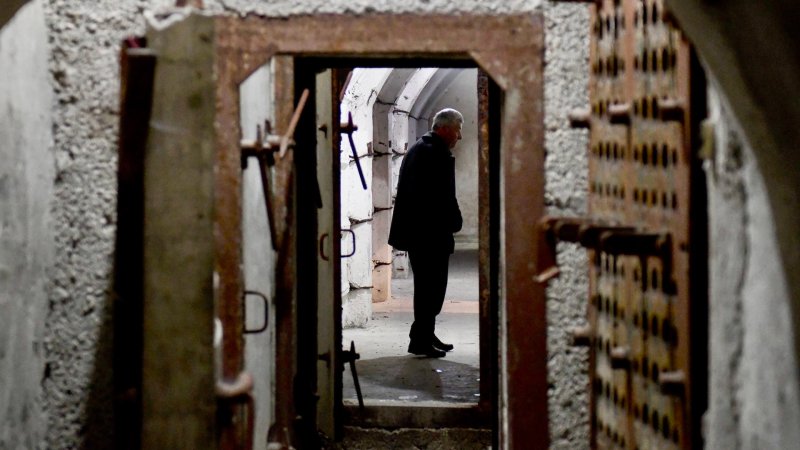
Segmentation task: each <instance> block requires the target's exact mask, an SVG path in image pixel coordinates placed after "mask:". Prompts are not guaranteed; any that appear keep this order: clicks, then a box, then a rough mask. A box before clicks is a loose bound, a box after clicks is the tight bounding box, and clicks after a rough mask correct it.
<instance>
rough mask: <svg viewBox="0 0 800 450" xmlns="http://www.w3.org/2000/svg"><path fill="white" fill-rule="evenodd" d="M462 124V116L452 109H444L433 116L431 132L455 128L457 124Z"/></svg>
mask: <svg viewBox="0 0 800 450" xmlns="http://www.w3.org/2000/svg"><path fill="white" fill-rule="evenodd" d="M463 123H464V116H462V115H461V113H460V112H458V111H456V110H455V109H453V108H445V109H443V110H441V111H439V112H437V113H436V115H435V116H433V125H431V130H436V129H438V128H442V127H455V126H456V125H458V124H463Z"/></svg>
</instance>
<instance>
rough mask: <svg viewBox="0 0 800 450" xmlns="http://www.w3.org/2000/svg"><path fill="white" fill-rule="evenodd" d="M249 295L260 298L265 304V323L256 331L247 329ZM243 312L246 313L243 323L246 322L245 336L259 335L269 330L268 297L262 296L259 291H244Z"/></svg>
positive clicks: (255, 329)
mask: <svg viewBox="0 0 800 450" xmlns="http://www.w3.org/2000/svg"><path fill="white" fill-rule="evenodd" d="M248 295H255V296H256V297H260V298H261V300H262V301H263V302H264V322H263V324H262V325H261V326H260V327H258V328H254V329H249V328H247V296H248ZM242 311H243V313H244V317H243V320H242V321H243V322H244V334H258V333H261V332H263V331H264V330H266V329H267V325H268V324H269V300H267V296H266V295H264V294H262V293H261V292H258V291H244V293H243V294H242Z"/></svg>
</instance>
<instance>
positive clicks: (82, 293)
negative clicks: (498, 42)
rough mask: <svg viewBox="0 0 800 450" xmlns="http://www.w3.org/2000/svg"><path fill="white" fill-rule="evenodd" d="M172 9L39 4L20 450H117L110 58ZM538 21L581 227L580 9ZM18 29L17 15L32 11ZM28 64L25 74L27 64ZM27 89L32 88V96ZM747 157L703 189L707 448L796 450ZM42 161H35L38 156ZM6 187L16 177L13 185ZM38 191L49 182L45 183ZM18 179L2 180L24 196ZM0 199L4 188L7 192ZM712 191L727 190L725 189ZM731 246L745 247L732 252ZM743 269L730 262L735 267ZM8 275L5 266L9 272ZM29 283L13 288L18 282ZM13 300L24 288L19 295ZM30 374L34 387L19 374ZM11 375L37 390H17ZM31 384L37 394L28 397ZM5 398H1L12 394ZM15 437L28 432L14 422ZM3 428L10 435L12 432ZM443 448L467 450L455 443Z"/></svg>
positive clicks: (579, 438)
mask: <svg viewBox="0 0 800 450" xmlns="http://www.w3.org/2000/svg"><path fill="white" fill-rule="evenodd" d="M173 3H174V2H172V1H167V0H153V1H139V0H123V1H111V0H99V1H98V0H95V1H91V0H73V1H66V0H46V1H44V2H43V4H44V5H45V17H46V23H47V27H48V30H47V36H48V37H49V39H48V42H49V45H50V50H51V56H50V62H49V64H50V67H49V68H50V76H51V80H50V82H51V83H52V85H53V89H54V93H55V102H54V103H53V114H54V125H53V127H52V130H53V133H54V139H55V151H54V154H53V155H52V156H51V154H49V153H46V152H42V153H38V154H36V153H32V152H34V149H33V148H32V147H31V148H29V149H27V150H26V152H31V153H24V156H22V155H23V154H22V152H16V151H15V150H10V151H11V152H15V153H13V155H14V156H13V157H11V158H10V159H8V160H9V161H19V160H20V158H23V159H24V160H26V161H36V162H37V165H36V169H37V170H39V169H41V170H47V169H46V168H47V167H49V166H48V165H49V164H50V161H52V158H55V161H56V174H55V182H54V184H53V185H52V186H50V187H48V186H46V184H47V183H43V182H42V181H41V180H38V181H37V180H33V178H29V179H28V180H31V181H30V182H32V183H34V184H35V185H37V186H41V189H42V190H39V188H36V189H32V190H30V192H36V195H37V197H36V198H32V197H30V198H29V199H30V202H31V205H32V209H30V210H25V211H23V210H22V209H19V210H17V211H18V213H19V214H21V216H19V217H20V218H21V219H20V220H22V218H25V220H27V222H26V224H27V225H26V228H21V229H25V230H26V232H27V233H29V234H28V236H27V237H26V238H25V239H27V241H26V242H35V243H36V248H37V250H36V251H31V252H27V253H24V254H25V255H26V256H27V257H28V258H32V259H29V260H28V261H29V263H30V264H31V266H29V267H31V268H33V269H25V271H27V272H26V273H28V274H29V275H30V276H33V278H32V281H33V284H31V285H30V286H35V285H36V280H40V281H41V278H38V277H40V275H32V274H41V273H42V271H43V270H44V268H46V267H48V264H47V260H48V259H47V258H48V257H47V254H48V252H54V253H55V262H54V265H53V267H52V274H51V275H50V279H49V284H48V286H47V288H46V289H45V287H44V286H43V285H42V286H39V287H37V288H29V289H30V290H28V291H24V293H23V294H24V295H23V294H13V295H10V296H8V297H4V298H3V299H2V300H0V301H2V302H3V303H2V305H3V306H2V307H3V308H8V310H9V311H12V314H23V316H24V317H25V319H6V317H11V316H7V315H5V311H4V313H3V315H2V316H0V317H1V318H0V321H2V324H3V325H5V324H6V323H10V322H6V321H7V320H14V323H15V324H17V325H19V324H20V323H22V322H24V321H25V320H29V321H30V322H27V323H25V327H27V328H26V329H27V330H29V331H27V333H29V334H27V335H26V334H25V333H26V332H23V333H22V334H21V333H20V332H16V331H6V330H9V328H8V327H5V326H4V327H3V330H2V331H0V333H6V332H8V333H11V334H9V336H13V337H14V338H15V339H18V340H20V342H22V343H12V342H11V340H3V341H0V342H2V347H0V348H2V351H3V352H4V353H3V354H4V355H10V354H11V352H10V351H9V350H8V348H12V347H13V348H18V349H20V351H22V353H19V355H28V356H29V355H33V359H32V360H29V359H27V356H24V357H23V356H20V358H22V359H19V361H32V362H31V364H32V366H28V367H25V366H24V365H20V364H16V363H15V365H14V370H15V371H16V372H9V371H8V370H9V369H6V367H8V366H5V365H3V366H2V367H3V368H2V370H3V373H2V376H3V382H4V383H3V387H5V386H8V385H9V384H6V383H5V381H6V380H7V379H9V378H6V374H8V373H14V374H15V375H13V376H14V377H15V378H14V379H25V380H28V381H29V382H30V384H28V385H27V386H28V392H29V393H30V395H34V396H35V395H36V394H35V393H36V391H37V389H42V391H43V392H42V396H41V399H42V401H41V403H36V402H33V401H29V400H19V402H22V403H17V400H9V401H10V402H13V403H14V404H15V405H19V404H22V405H27V408H28V411H27V412H25V414H24V415H26V417H27V420H28V423H29V425H25V426H22V425H20V426H21V427H22V428H19V429H18V430H19V432H20V433H21V434H16V433H17V430H14V431H13V432H14V433H15V436H19V439H20V442H22V443H23V444H20V445H21V446H22V447H23V448H25V447H28V448H30V446H28V445H27V444H24V443H28V442H33V441H39V443H40V445H39V447H42V448H53V449H58V448H80V447H84V448H110V447H111V444H110V442H111V440H110V439H111V436H110V430H111V426H110V425H111V420H112V414H111V409H110V405H111V401H110V396H109V395H110V392H111V371H110V366H111V364H110V362H111V349H110V343H111V338H112V336H111V330H110V326H109V325H110V314H109V313H110V308H109V307H110V297H109V286H110V279H111V260H112V252H113V238H114V230H115V223H114V220H115V219H114V217H115V206H116V205H115V199H116V131H117V120H118V117H117V113H118V111H117V103H118V85H119V80H118V68H117V52H118V48H119V41H120V40H121V39H122V38H124V37H126V36H127V35H130V34H133V33H138V32H141V31H142V30H143V19H142V17H141V13H142V11H144V10H145V9H146V8H151V7H159V6H166V5H171V4H173ZM206 4H207V6H208V8H209V9H210V10H211V11H227V12H258V13H262V14H269V15H279V16H285V15H290V14H299V13H315V12H351V13H360V12H389V11H392V12H429V13H437V14H443V13H450V12H466V11H470V12H481V13H507V12H520V11H532V10H535V9H537V8H539V7H540V4H541V2H539V1H533V0H514V1H508V2H503V1H500V0H494V1H481V0H465V1H464V0H462V1H456V0H430V1H426V0H417V1H402V0H391V1H389V0H380V1H377V2H373V1H368V0H358V1H345V0H337V1H325V0H302V1H291V0H280V1H259V2H252V1H247V0H228V1H206ZM34 5H36V3H34ZM545 5H546V6H545V13H546V19H547V38H546V41H547V53H546V60H547V65H546V69H545V70H546V73H545V77H546V83H545V84H546V92H545V96H546V121H547V123H546V125H547V135H546V146H547V150H548V159H547V167H548V178H547V202H548V206H549V208H550V212H551V213H554V214H570V215H579V214H582V213H584V212H585V199H584V196H583V192H585V190H586V189H585V179H584V178H582V177H583V175H581V174H585V173H586V169H585V160H584V157H583V153H584V152H585V148H586V135H585V132H582V131H573V130H569V129H568V128H567V122H566V120H565V117H566V113H567V112H568V111H569V109H571V108H572V107H575V106H584V105H585V103H586V101H587V99H586V94H585V86H586V76H587V75H588V67H587V64H586V60H587V52H588V40H587V36H586V31H587V30H588V23H587V15H586V6H584V5H562V4H557V3H554V2H552V3H551V2H547V3H546V4H545ZM34 7H35V6H34ZM21 13H22V14H24V13H26V10H22V11H21ZM34 15H35V14H34ZM12 26H14V24H13V22H10V23H9V24H7V25H6V28H3V32H5V31H8V30H12V29H11V28H8V27H12ZM14 33H20V34H22V35H23V36H25V38H26V40H27V41H28V42H27V43H26V45H29V44H30V43H31V42H33V41H36V40H35V39H33V40H32V38H35V37H36V36H37V33H40V31H37V28H36V27H31V26H26V27H25V30H24V31H15V32H14ZM37 42H38V41H37ZM4 51H5V50H4V49H3V48H0V61H3V64H2V66H3V68H4V71H5V72H4V74H3V76H4V78H3V85H2V87H0V92H5V91H2V89H3V88H5V86H7V84H6V83H5V81H6V80H7V79H9V80H18V81H19V80H27V79H29V78H34V79H36V77H37V75H41V70H37V69H36V68H35V67H32V68H31V69H30V71H25V72H22V73H18V72H17V71H10V72H9V71H7V70H8V69H6V68H7V67H12V66H11V65H7V64H5V60H3V59H2V58H3V57H4V56H2V52H4ZM32 54H33V55H37V57H38V55H40V54H41V53H39V51H37V52H34V53H32ZM26 61H28V62H30V63H32V62H33V61H35V59H30V60H29V59H26ZM6 77H8V78H6ZM37 83H41V80H39V81H37ZM40 86H41V88H40V89H37V91H38V92H39V93H40V95H42V96H45V95H46V92H47V91H48V88H47V87H46V86H45V85H44V83H42V84H41V85H40ZM31 99H37V102H38V101H42V98H41V97H39V95H31V96H26V97H25V98H24V99H22V100H20V99H19V98H17V97H14V99H13V102H14V104H15V105H20V104H28V103H30V101H31ZM23 100H24V101H23ZM37 104H38V103H37ZM28 106H30V107H33V105H28ZM0 114H2V115H3V118H4V122H3V123H6V121H5V118H6V117H9V113H8V112H7V110H2V111H0ZM46 134H47V131H46V130H44V131H42V132H41V134H40V135H38V136H36V137H35V138H36V139H42V138H43V137H45V136H46ZM7 148H8V147H3V149H2V150H1V151H2V152H3V153H2V154H3V155H4V156H8V155H7V153H6V152H7V151H9V150H6V149H7ZM731 148H732V149H733V148H735V146H734V147H731ZM741 148H742V149H743V150H742V154H743V155H745V156H744V157H743V158H744V159H743V161H744V162H737V157H734V156H735V155H734V156H731V157H730V158H729V157H725V158H726V159H725V160H719V161H718V163H721V162H724V161H728V162H726V163H725V164H728V163H730V164H732V165H731V166H729V167H728V166H721V165H720V164H717V165H716V170H718V171H719V174H721V177H724V176H728V177H729V178H730V182H729V183H728V187H726V188H724V189H729V190H727V191H726V190H723V189H722V188H720V190H719V191H715V189H716V188H715V186H714V185H711V184H710V187H709V193H710V198H711V199H712V200H713V199H716V203H715V204H714V205H712V206H711V210H710V215H711V222H712V230H711V231H712V238H711V239H712V244H711V247H712V249H714V248H716V251H715V254H712V256H711V257H712V261H711V264H712V279H711V284H712V286H711V299H712V306H711V308H712V318H713V320H712V322H711V330H710V331H711V336H712V341H711V350H712V361H711V372H712V373H711V380H710V384H711V386H712V392H711V412H710V413H709V422H708V423H709V430H710V433H709V447H710V448H726V449H727V448H792V446H793V445H795V444H796V442H800V438H798V437H797V436H796V434H797V433H798V430H799V428H798V427H797V426H796V424H797V423H800V414H798V403H799V402H798V399H797V397H798V393H797V391H796V389H797V386H798V382H797V380H798V375H797V374H796V373H795V372H794V370H795V369H794V368H795V367H796V362H795V361H793V360H792V358H791V355H794V354H795V349H794V348H793V344H792V341H791V337H792V334H793V333H794V332H795V330H794V329H793V325H792V324H791V323H790V321H789V319H788V317H791V314H789V313H788V312H787V302H788V297H787V296H786V295H785V289H786V288H785V280H782V279H780V277H777V278H776V274H780V273H783V269H781V270H778V268H779V266H777V265H779V264H780V261H779V260H778V259H777V258H776V257H775V256H774V253H773V252H774V250H775V242H774V240H773V239H772V238H771V236H772V233H773V230H774V224H772V223H771V220H772V214H773V212H772V211H770V210H769V209H768V208H767V207H766V206H765V205H768V202H767V200H766V197H765V195H764V188H763V186H762V185H763V183H764V182H765V180H760V179H759V168H758V166H757V165H756V164H755V163H754V162H753V161H754V158H753V157H752V156H747V155H750V154H751V153H752V150H749V149H748V146H747V145H743V146H742V147H741ZM36 151H41V148H37V149H36ZM737 165H740V166H737ZM5 167H6V166H4V168H5ZM7 167H11V166H10V165H8V166H7ZM26 170H31V167H30V166H26ZM14 173H15V174H20V173H23V172H22V171H19V170H17V171H15V172H14ZM3 174H5V172H3ZM726 174H727V175H726ZM17 176H19V175H14V177H17ZM25 176H26V177H27V176H28V175H25ZM31 176H32V177H33V175H31ZM35 176H37V177H39V176H42V177H46V175H45V174H43V173H37V174H35ZM14 177H11V178H9V179H14V180H21V178H14ZM709 178H710V177H709ZM767 181H768V180H767ZM26 182H27V181H26ZM3 183H4V186H6V184H5V183H7V182H6V181H4V182H3ZM710 183H711V182H710ZM11 185H13V183H12V184H11ZM718 186H720V187H721V186H723V184H722V182H720V184H719V185H718ZM48 189H53V194H54V195H55V203H53V206H52V209H51V210H50V214H52V216H53V219H54V228H55V244H54V245H52V246H49V245H48V242H50V241H49V239H50V238H49V236H50V235H49V231H48V228H47V226H46V224H47V216H48V212H47V210H48V208H50V204H49V202H48V197H49V194H48V192H47V190H48ZM0 195H6V194H0ZM10 196H11V197H13V198H14V199H15V200H14V201H19V200H18V199H21V198H24V194H22V193H21V191H14V192H13V193H12V194H10ZM0 201H3V202H5V201H6V199H5V198H4V197H0ZM26 201H27V200H26ZM6 217H11V216H10V215H9V216H6V215H5V214H4V217H3V220H4V221H5V220H7V218H6ZM37 227H38V228H37ZM13 230H14V228H12V227H10V226H9V227H7V226H6V225H5V223H4V225H3V233H4V234H3V236H2V239H3V241H2V245H3V251H4V252H5V251H6V250H7V249H12V248H14V245H12V244H11V243H10V241H5V239H6V237H8V236H13V235H14V234H13V233H15V232H16V231H13ZM743 238H744V239H743ZM741 242H744V243H745V244H746V245H741ZM39 252H41V253H39ZM4 254H5V253H4ZM737 258H738V259H739V261H740V262H737ZM559 260H560V262H561V263H562V270H563V273H562V276H561V278H560V279H559V280H557V281H555V282H554V283H553V284H552V287H551V288H550V290H549V291H548V298H549V300H548V315H549V323H550V336H551V337H550V340H549V345H548V348H549V351H550V368H551V383H552V386H551V390H550V393H551V396H550V401H551V403H550V411H551V419H552V424H553V425H552V427H551V430H552V445H553V447H554V448H583V447H585V446H586V440H585V439H586V433H587V431H588V427H587V425H586V421H585V418H586V414H585V404H586V403H585V402H586V400H585V392H586V390H585V380H586V375H585V354H584V353H582V352H583V351H582V350H581V351H579V352H578V351H573V350H572V349H569V348H568V347H566V334H565V332H566V329H567V328H568V327H569V326H571V325H575V324H579V323H580V322H581V321H582V320H583V313H584V308H583V301H584V299H585V293H586V288H585V285H581V283H584V282H585V280H584V279H583V275H582V273H583V271H584V268H585V264H586V262H585V257H584V256H583V254H582V252H581V251H580V250H579V249H574V248H571V247H563V248H562V249H561V250H560V255H559ZM5 261H6V259H5V258H4V263H3V264H5ZM12 261H13V260H12ZM737 264H741V265H737ZM23 279H24V278H16V279H15V280H14V281H15V282H17V281H19V280H23ZM15 284H17V286H22V287H24V286H25V285H24V284H23V283H22V282H18V283H15ZM45 290H46V292H48V301H47V302H44V301H43V302H42V303H41V304H42V305H47V306H42V308H43V309H42V310H41V311H44V310H46V311H47V313H46V316H47V323H46V326H45V330H44V331H43V333H44V336H45V339H44V347H43V348H44V353H43V354H42V353H39V355H40V356H39V358H43V361H42V360H37V357H36V351H37V350H35V349H36V348H38V349H39V351H40V352H41V351H42V346H38V347H37V346H36V344H37V342H38V340H37V338H36V337H35V336H37V334H36V330H37V329H38V330H41V328H37V327H41V326H42V325H41V323H42V320H43V319H42V316H43V315H44V314H45V313H44V312H37V311H36V308H37V305H39V304H38V303H35V302H32V303H29V302H30V299H31V298H36V295H39V294H37V292H38V293H41V292H45ZM41 295H44V294H41ZM40 298H43V297H40ZM12 302H13V303H12ZM6 305H10V306H6ZM26 308H31V309H26ZM21 311H25V312H24V313H21ZM14 317H22V316H14ZM37 324H38V325H37ZM20 326H21V325H20ZM31 330H32V331H31ZM31 333H32V334H31ZM7 346H10V347H7ZM15 346H19V347H15ZM14 358H17V357H16V356H15V357H14ZM15 361H18V360H17V359H15ZM37 361H38V362H37ZM1 364H6V362H2V363H1ZM28 370H30V371H31V372H25V371H28ZM20 373H26V374H27V373H30V374H31V375H29V376H26V377H25V378H16V377H18V375H17V374H20ZM39 380H41V384H40V386H36V384H37V383H38V382H39ZM14 386H18V385H17V384H15V385H14ZM2 394H3V395H8V394H7V392H2ZM15 395H16V394H15ZM29 398H30V397H26V399H29ZM6 404H8V403H6ZM4 405H5V404H4ZM21 408H22V409H19V410H18V412H19V413H20V414H22V413H23V411H22V410H23V409H25V408H26V407H24V406H23V407H21ZM38 411H43V413H44V414H45V415H46V417H47V420H46V421H43V422H40V423H38V424H37V423H36V422H37V421H39V420H40V418H41V417H42V415H41V414H40V413H39V412H38ZM4 414H6V413H4ZM5 417H9V416H5ZM19 417H22V416H19ZM14 420H16V419H14ZM16 423H19V424H22V422H21V421H20V422H16ZM2 426H3V427H4V432H5V427H6V423H5V422H4V423H3V425H2ZM40 431H41V432H43V433H44V435H45V437H44V438H43V439H42V440H39V438H38V434H37V433H39V432H40ZM387 436H389V437H388V438H387V439H398V440H397V442H405V441H400V440H399V439H400V438H398V437H397V436H396V435H392V434H387ZM383 442H385V441H383ZM448 442H451V443H454V445H458V446H460V447H465V445H462V444H461V443H460V442H461V441H459V442H458V443H456V442H455V441H448ZM9 445H10V444H9ZM384 445H385V444H384ZM379 447H380V446H379ZM12 448H13V447H12ZM351 448H356V446H353V447H351ZM363 448H370V447H368V446H367V447H363ZM371 448H375V447H371ZM409 448H411V447H409ZM431 448H435V447H431Z"/></svg>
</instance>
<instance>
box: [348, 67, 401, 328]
mask: <svg viewBox="0 0 800 450" xmlns="http://www.w3.org/2000/svg"><path fill="white" fill-rule="evenodd" d="M390 72H391V69H355V70H354V71H353V75H352V77H351V79H350V84H349V85H348V86H347V90H346V91H345V95H344V98H343V99H342V105H341V117H342V121H345V120H347V117H348V114H352V117H353V123H354V124H355V125H356V126H357V127H358V131H356V132H355V133H354V134H353V143H354V144H355V146H356V151H357V154H358V155H359V162H360V163H361V169H362V171H363V174H364V179H365V180H366V182H367V189H364V187H363V186H362V184H361V178H360V177H359V174H358V168H357V167H356V164H355V160H354V158H353V156H352V155H353V152H352V149H351V148H350V143H349V141H348V139H347V137H346V136H342V141H341V147H340V148H341V154H340V159H339V163H340V167H341V173H340V176H341V195H340V198H341V227H342V229H343V230H346V229H349V230H352V234H351V233H343V235H342V240H341V243H340V245H341V251H342V254H350V253H351V252H352V251H353V239H354V238H355V254H353V255H352V256H350V257H348V258H344V259H342V263H341V268H342V326H343V327H345V328H349V327H363V326H365V325H366V324H367V322H368V321H369V319H370V318H371V316H372V269H373V263H372V225H373V224H372V220H373V198H372V183H373V176H372V166H373V161H372V146H373V143H372V138H373V117H372V110H373V106H374V105H375V102H376V100H377V99H378V93H379V92H380V89H381V87H382V86H383V84H384V83H385V82H386V79H387V77H388V76H389V74H390Z"/></svg>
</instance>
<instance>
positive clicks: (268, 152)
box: [240, 89, 310, 250]
mask: <svg viewBox="0 0 800 450" xmlns="http://www.w3.org/2000/svg"><path fill="white" fill-rule="evenodd" d="M309 95H310V93H309V90H308V89H305V90H303V93H302V95H301V96H300V100H299V101H298V102H297V107H296V108H295V110H294V113H293V114H292V119H291V121H290V122H289V126H288V128H287V129H286V134H284V135H276V134H272V127H271V126H270V124H269V122H268V121H267V122H265V123H264V130H263V133H262V129H261V125H259V126H258V127H257V128H256V140H255V141H242V142H241V143H240V147H241V152H242V170H244V169H246V168H247V160H248V159H249V158H256V159H258V163H259V164H258V166H259V169H260V170H261V185H262V187H263V189H264V203H265V206H266V209H267V222H268V223H269V232H270V237H271V238H272V248H273V249H275V250H278V248H279V246H280V242H279V239H278V235H277V227H276V224H275V211H274V208H273V203H274V199H273V193H272V188H271V183H270V180H269V168H270V167H272V166H273V165H274V164H275V156H274V153H275V152H276V151H277V152H278V157H279V158H283V157H284V155H285V154H286V151H287V150H288V149H289V147H290V146H294V138H293V136H294V131H295V128H297V123H298V122H299V121H300V115H301V114H302V112H303V108H305V106H306V102H307V101H308V96H309ZM286 182H287V183H288V182H289V181H288V180H287V181H286Z"/></svg>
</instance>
